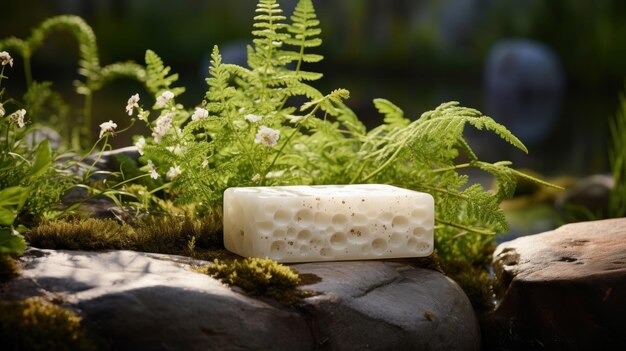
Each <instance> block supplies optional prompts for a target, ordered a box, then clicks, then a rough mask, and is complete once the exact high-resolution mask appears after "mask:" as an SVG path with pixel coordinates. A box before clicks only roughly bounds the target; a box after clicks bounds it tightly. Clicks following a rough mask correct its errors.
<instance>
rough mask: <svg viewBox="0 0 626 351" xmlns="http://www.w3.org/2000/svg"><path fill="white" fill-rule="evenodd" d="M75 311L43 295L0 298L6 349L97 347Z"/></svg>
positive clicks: (1, 335) (0, 331)
mask: <svg viewBox="0 0 626 351" xmlns="http://www.w3.org/2000/svg"><path fill="white" fill-rule="evenodd" d="M80 322H81V320H80V317H78V316H77V315H76V314H74V313H72V312H70V311H68V310H66V309H64V308H62V307H59V306H56V305H53V304H51V303H48V302H46V301H44V300H42V299H40V298H30V299H26V300H22V301H0V345H2V349H3V350H46V351H47V350H76V351H82V350H95V344H94V343H93V342H92V341H91V340H90V339H89V338H87V336H86V334H85V332H84V331H83V329H82V327H81V323H80Z"/></svg>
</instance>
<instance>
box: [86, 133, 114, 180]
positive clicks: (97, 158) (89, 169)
mask: <svg viewBox="0 0 626 351" xmlns="http://www.w3.org/2000/svg"><path fill="white" fill-rule="evenodd" d="M100 140H102V138H100ZM100 140H98V142H99V141H100ZM108 141H109V134H108V133H107V134H105V136H104V144H103V145H102V148H101V149H100V152H98V156H97V157H96V159H95V160H94V161H93V163H92V164H91V166H89V168H88V169H87V172H86V173H85V176H84V177H83V181H85V180H87V179H89V177H90V176H91V170H92V169H93V168H94V167H95V166H96V163H98V161H100V159H101V158H102V154H103V153H104V150H106V149H107V147H110V146H109V143H108ZM98 142H96V143H98ZM92 150H93V148H92Z"/></svg>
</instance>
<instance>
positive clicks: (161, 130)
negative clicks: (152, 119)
mask: <svg viewBox="0 0 626 351" xmlns="http://www.w3.org/2000/svg"><path fill="white" fill-rule="evenodd" d="M171 128H172V114H171V113H166V114H164V115H162V116H160V117H159V118H157V121H156V126H155V127H154V131H153V132H152V137H154V141H155V142H156V143H160V142H161V138H163V136H165V134H167V132H168V131H169V130H170V129H171Z"/></svg>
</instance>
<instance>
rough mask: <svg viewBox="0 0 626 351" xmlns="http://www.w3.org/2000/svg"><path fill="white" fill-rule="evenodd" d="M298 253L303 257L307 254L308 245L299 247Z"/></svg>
mask: <svg viewBox="0 0 626 351" xmlns="http://www.w3.org/2000/svg"><path fill="white" fill-rule="evenodd" d="M300 253H301V254H302V255H303V256H304V255H307V254H308V253H309V245H300Z"/></svg>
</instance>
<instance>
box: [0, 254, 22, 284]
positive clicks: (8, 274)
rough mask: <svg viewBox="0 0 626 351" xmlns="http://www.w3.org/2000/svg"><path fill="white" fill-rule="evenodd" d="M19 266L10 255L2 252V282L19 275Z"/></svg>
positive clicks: (0, 281)
mask: <svg viewBox="0 0 626 351" xmlns="http://www.w3.org/2000/svg"><path fill="white" fill-rule="evenodd" d="M18 272H19V267H18V266H17V263H16V262H15V260H14V259H13V258H12V257H11V256H9V255H2V254H0V284H2V283H4V282H7V281H9V280H11V279H13V278H15V277H17V275H18Z"/></svg>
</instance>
